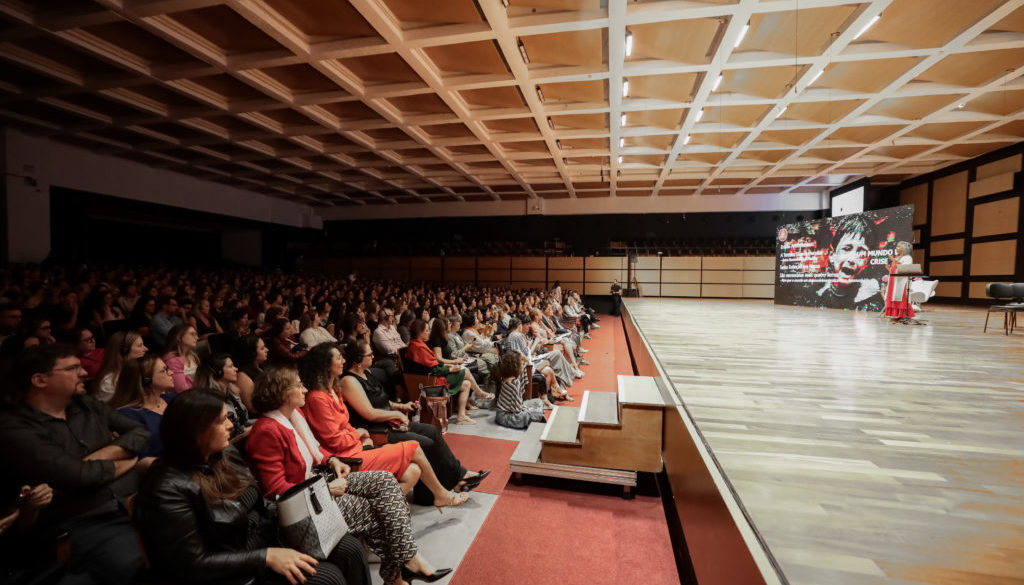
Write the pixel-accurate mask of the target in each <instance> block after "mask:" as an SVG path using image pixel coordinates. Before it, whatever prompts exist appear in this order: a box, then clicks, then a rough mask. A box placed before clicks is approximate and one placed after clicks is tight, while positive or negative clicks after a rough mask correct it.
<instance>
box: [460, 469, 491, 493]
mask: <svg viewBox="0 0 1024 585" xmlns="http://www.w3.org/2000/svg"><path fill="white" fill-rule="evenodd" d="M490 474H491V470H490V469H488V470H483V469H481V470H480V471H478V472H477V474H476V475H474V476H473V477H469V478H466V479H464V480H462V481H464V482H466V483H465V484H463V486H462V491H464V492H469V491H473V490H474V489H476V488H477V487H479V486H480V483H481V482H482V481H483V480H484V479H486V478H487V476H488V475H490Z"/></svg>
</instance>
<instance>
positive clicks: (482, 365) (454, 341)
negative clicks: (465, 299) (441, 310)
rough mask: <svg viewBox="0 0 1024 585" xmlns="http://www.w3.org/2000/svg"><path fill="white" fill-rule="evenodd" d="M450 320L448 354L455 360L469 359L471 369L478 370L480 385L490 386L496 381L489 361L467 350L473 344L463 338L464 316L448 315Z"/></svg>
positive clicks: (447, 338)
mask: <svg viewBox="0 0 1024 585" xmlns="http://www.w3.org/2000/svg"><path fill="white" fill-rule="evenodd" d="M444 319H447V321H448V330H447V337H446V340H447V342H448V352H447V355H450V356H451V359H455V360H467V363H469V364H470V370H471V371H474V372H478V375H479V378H480V385H481V387H482V386H489V385H492V384H493V383H494V379H493V378H492V377H491V372H490V370H489V369H488V366H487V361H486V360H484V359H483V358H482V357H479V356H471V355H469V354H468V353H466V350H467V349H468V348H469V347H470V346H471V345H473V343H472V342H469V343H466V341H465V340H464V339H463V338H462V335H461V334H460V333H459V331H460V330H461V329H462V317H460V316H459V315H457V314H455V315H448V316H447V317H444Z"/></svg>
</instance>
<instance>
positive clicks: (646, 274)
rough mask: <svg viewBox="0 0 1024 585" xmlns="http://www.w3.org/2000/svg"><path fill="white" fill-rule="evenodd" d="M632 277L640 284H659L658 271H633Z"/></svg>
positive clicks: (659, 274)
mask: <svg viewBox="0 0 1024 585" xmlns="http://www.w3.org/2000/svg"><path fill="white" fill-rule="evenodd" d="M633 275H634V276H635V277H636V279H637V280H638V281H640V282H661V271H660V270H657V269H655V270H635V271H634V272H633Z"/></svg>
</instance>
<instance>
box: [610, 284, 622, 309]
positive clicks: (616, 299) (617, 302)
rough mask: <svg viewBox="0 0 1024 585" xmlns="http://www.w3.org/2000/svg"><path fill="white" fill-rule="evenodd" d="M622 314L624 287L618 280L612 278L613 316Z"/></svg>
mask: <svg viewBox="0 0 1024 585" xmlns="http://www.w3.org/2000/svg"><path fill="white" fill-rule="evenodd" d="M620 314H622V287H621V286H619V281H618V280H612V316H613V317H618V316H619V315H620Z"/></svg>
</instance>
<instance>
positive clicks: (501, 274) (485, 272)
mask: <svg viewBox="0 0 1024 585" xmlns="http://www.w3.org/2000/svg"><path fill="white" fill-rule="evenodd" d="M477 278H479V279H480V280H481V281H485V280H486V281H488V282H495V281H498V282H505V283H508V282H510V281H511V280H512V271H511V270H509V269H508V268H480V269H478V270H477Z"/></svg>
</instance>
